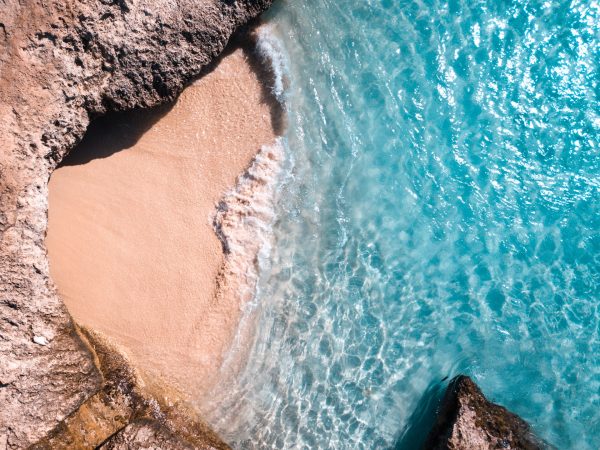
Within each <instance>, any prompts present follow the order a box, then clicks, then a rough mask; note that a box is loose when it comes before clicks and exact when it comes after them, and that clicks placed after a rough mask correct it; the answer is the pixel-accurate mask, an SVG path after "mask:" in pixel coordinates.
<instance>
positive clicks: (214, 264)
mask: <svg viewBox="0 0 600 450" xmlns="http://www.w3.org/2000/svg"><path fill="white" fill-rule="evenodd" d="M275 117H276V116H275V114H273V109H272V107H270V105H269V101H267V100H266V99H265V89H264V86H263V85H262V84H261V83H260V81H259V77H258V76H257V74H256V72H255V71H253V70H252V66H251V64H250V63H249V61H248V59H247V56H246V54H245V53H244V52H243V51H242V50H239V49H238V50H235V51H233V52H232V53H230V54H228V55H227V56H225V57H224V58H223V59H222V60H221V61H220V63H219V64H218V65H216V67H215V68H214V69H213V70H212V71H211V72H210V73H208V74H206V75H205V76H203V77H202V78H201V79H200V80H198V81H196V82H195V83H193V84H192V85H191V86H189V87H188V88H187V89H186V90H185V91H184V92H183V93H182V95H181V96H180V98H179V99H178V100H177V102H176V103H175V104H174V105H172V106H170V107H165V108H162V109H159V110H155V111H150V112H137V113H135V112H134V113H127V114H118V115H113V116H111V117H109V118H106V119H101V120H98V121H97V122H95V123H94V124H92V126H91V127H90V129H89V131H88V134H87V135H86V138H85V139H84V141H83V142H82V143H81V144H80V145H79V146H78V148H76V149H75V150H74V151H73V153H72V155H70V156H69V157H68V159H67V160H66V161H65V162H64V163H63V164H62V165H61V167H59V168H58V169H57V170H56V171H55V172H54V174H53V175H52V177H51V180H50V197H49V204H50V207H49V226H48V235H47V246H48V252H49V259H50V271H51V275H52V277H53V279H54V281H55V283H56V285H57V288H58V290H59V293H60V295H61V297H62V298H63V299H64V301H65V303H66V305H67V307H68V309H69V311H70V312H71V314H72V315H73V316H74V318H75V320H76V321H77V322H78V323H80V324H82V325H84V326H87V327H89V328H91V329H93V330H97V331H100V332H101V333H103V334H104V335H106V336H108V337H109V338H110V339H111V340H112V341H113V342H115V343H116V344H117V345H119V346H121V347H122V348H123V349H124V351H125V353H126V354H127V355H128V356H129V358H130V359H131V361H132V363H133V364H134V365H135V366H136V367H138V368H139V369H140V370H141V372H142V374H145V375H147V377H148V379H151V380H160V382H166V383H167V384H169V385H171V386H173V387H175V388H176V389H177V390H179V391H182V392H185V393H186V394H188V395H189V396H190V397H191V398H194V399H197V398H200V397H201V395H202V394H203V393H204V392H206V391H207V389H209V388H210V387H211V386H212V385H213V383H215V381H216V380H217V379H218V376H219V375H218V369H219V366H220V365H221V362H222V359H223V356H224V355H225V353H226V352H227V350H228V348H229V347H230V345H231V342H232V339H233V338H234V334H235V330H236V327H237V325H238V321H239V318H240V301H241V299H240V296H239V295H238V294H237V293H238V289H237V288H236V287H235V286H232V285H231V281H228V280H230V279H229V278H228V277H227V276H223V272H224V271H225V272H227V271H229V272H231V270H229V269H227V266H226V265H224V263H225V259H224V253H223V246H222V243H221V241H220V240H219V239H218V237H217V235H216V234H215V231H214V229H213V223H212V222H213V218H214V215H215V205H216V204H218V203H219V201H220V200H221V199H222V198H223V196H224V193H225V192H226V191H227V190H229V189H231V188H232V187H234V186H235V185H236V180H237V178H238V176H239V175H240V174H241V173H242V172H244V170H245V169H247V168H248V166H249V165H250V163H251V161H252V159H253V157H254V156H255V154H256V153H257V152H258V151H259V149H260V148H261V147H262V146H263V145H268V144H272V143H273V142H274V139H275V137H276V133H275V129H276V128H277V126H278V124H277V123H276V119H275ZM217 280H219V282H218V283H217Z"/></svg>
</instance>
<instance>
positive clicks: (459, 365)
mask: <svg viewBox="0 0 600 450" xmlns="http://www.w3.org/2000/svg"><path fill="white" fill-rule="evenodd" d="M268 21H269V23H270V24H271V28H272V33H273V35H272V38H273V39H274V42H275V43H276V44H277V45H279V46H280V49H279V50H280V51H282V52H283V53H281V54H279V55H278V58H279V59H281V60H282V61H283V64H284V69H285V70H286V71H287V74H286V76H287V79H288V82H289V83H288V84H289V86H288V87H287V90H286V92H285V94H284V95H285V98H286V102H287V107H288V109H289V129H288V131H287V136H286V138H287V147H288V149H287V150H288V157H289V161H288V163H287V166H286V170H287V175H286V176H285V177H284V179H283V181H282V185H281V189H280V192H279V195H278V200H277V201H278V211H277V213H278V220H277V222H276V223H275V225H274V238H275V241H274V244H273V248H272V252H271V258H270V260H269V261H263V262H262V271H261V281H260V284H259V291H258V294H257V301H256V305H257V306H256V310H255V314H256V319H255V320H256V321H257V330H258V331H257V335H256V340H255V342H253V343H252V350H251V352H250V356H249V360H248V363H247V365H246V366H245V367H244V369H243V370H242V372H241V374H240V376H239V377H238V379H237V380H236V382H235V383H234V385H232V386H230V387H229V388H228V391H227V392H228V394H227V395H226V396H225V397H224V398H223V399H222V401H221V403H220V409H221V410H220V412H219V414H218V417H219V419H220V420H217V419H215V420H213V423H214V425H215V427H216V428H217V429H218V430H219V431H220V432H221V434H223V435H224V436H225V437H226V439H228V440H229V441H230V442H231V443H232V445H233V446H234V447H235V448H240V449H242V448H261V449H263V448H277V449H280V448H281V449H297V448H298V449H299V448H308V449H316V448H323V449H325V448H335V449H361V448H364V449H374V448H397V449H402V450H404V449H413V448H417V447H418V445H419V439H420V438H421V437H422V436H423V430H424V429H426V428H427V426H428V425H429V422H430V414H428V413H427V411H428V410H429V409H431V405H435V398H436V396H437V395H438V394H439V392H440V391H441V390H442V389H443V387H444V386H445V384H444V383H445V382H446V381H447V379H448V378H449V377H453V376H454V375H457V374H459V373H466V374H468V375H470V376H472V377H473V378H474V379H475V380H476V382H477V383H478V384H479V385H480V386H481V387H482V389H483V391H484V392H485V393H486V394H487V395H488V396H489V397H490V398H491V399H492V400H494V401H496V402H498V403H501V404H503V405H505V406H507V407H508V408H510V409H511V410H513V411H514V412H516V413H518V414H519V415H521V416H522V417H523V418H525V419H526V420H528V421H529V422H530V423H531V424H532V426H533V428H534V430H535V431H536V433H537V434H538V435H539V436H541V437H542V438H544V439H545V440H546V441H548V442H549V443H551V444H553V445H555V446H557V447H559V448H561V449H578V450H582V449H597V448H600V335H599V333H600V301H599V300H600V288H599V285H600V201H599V200H600V197H599V190H600V146H599V131H600V103H599V94H600V87H599V85H598V81H599V80H600V76H599V63H600V4H599V3H598V2H597V1H571V2H569V1H564V0H554V1H546V2H544V1H538V0H534V1H496V0H484V1H450V2H439V1H432V0H424V1H415V2H411V1H392V0H378V1H376V0H373V1H367V0H360V1H359V0H319V1H316V0H305V1H279V3H278V4H277V5H276V6H275V8H274V10H273V11H271V12H270V14H269V16H268ZM277 45H275V51H277ZM279 59H278V61H279ZM279 62H280V61H279ZM428 401H431V402H433V403H428Z"/></svg>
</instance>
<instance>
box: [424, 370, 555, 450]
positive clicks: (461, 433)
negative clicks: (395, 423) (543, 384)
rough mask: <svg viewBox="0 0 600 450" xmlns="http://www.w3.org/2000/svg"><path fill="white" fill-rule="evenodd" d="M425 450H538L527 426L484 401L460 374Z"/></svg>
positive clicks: (472, 383) (539, 444)
mask: <svg viewBox="0 0 600 450" xmlns="http://www.w3.org/2000/svg"><path fill="white" fill-rule="evenodd" d="M423 448H424V449H426V450H488V449H489V450H492V449H503V450H507V449H509V450H510V449H514V450H541V449H544V448H547V446H545V445H544V444H543V443H542V442H541V441H540V440H538V439H537V438H536V437H535V436H534V435H533V434H532V432H531V430H530V428H529V425H528V424H527V422H525V421H524V420H523V419H521V418H520V417H519V416H517V415H515V414H513V413H511V412H510V411H508V410H507V409H506V408H504V407H502V406H499V405H496V404H494V403H492V402H490V401H488V400H487V399H486V398H485V396H484V395H483V394H482V392H481V390H480V389H479V387H478V386H477V385H476V384H475V383H474V382H473V380H471V378H469V377H467V376H464V375H460V376H458V377H456V378H454V379H453V380H452V381H451V382H450V384H449V386H448V389H447V390H446V394H445V396H444V399H443V400H442V404H441V406H440V411H439V414H438V417H437V421H436V423H435V425H434V426H433V428H432V430H431V432H430V433H429V436H428V437H427V440H426V442H425V445H424V446H423Z"/></svg>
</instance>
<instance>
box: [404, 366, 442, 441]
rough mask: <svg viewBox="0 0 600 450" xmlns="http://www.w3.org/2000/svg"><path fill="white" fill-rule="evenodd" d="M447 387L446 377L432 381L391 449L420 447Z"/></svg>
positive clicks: (432, 423) (435, 417)
mask: <svg viewBox="0 0 600 450" xmlns="http://www.w3.org/2000/svg"><path fill="white" fill-rule="evenodd" d="M447 388H448V377H446V378H444V379H443V380H441V381H435V382H432V383H431V384H430V385H429V386H428V387H427V389H426V390H425V393H424V394H423V396H422V397H421V399H420V400H419V403H418V405H417V407H416V409H415V410H414V411H413V413H412V414H411V416H410V419H409V420H408V423H407V425H406V427H405V428H404V429H403V430H402V431H401V432H400V436H399V437H398V439H397V440H396V444H395V445H394V447H393V450H418V449H422V448H423V446H424V444H425V440H426V438H427V436H428V435H429V432H430V431H431V428H432V427H433V425H434V423H435V421H436V419H437V416H438V412H439V408H440V405H441V403H442V399H443V398H444V394H445V392H446V389H447Z"/></svg>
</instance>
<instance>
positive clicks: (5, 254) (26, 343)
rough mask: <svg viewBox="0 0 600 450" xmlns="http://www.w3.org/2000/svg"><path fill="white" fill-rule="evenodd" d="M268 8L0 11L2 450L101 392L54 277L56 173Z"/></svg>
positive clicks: (207, 3) (195, 4)
mask: <svg viewBox="0 0 600 450" xmlns="http://www.w3.org/2000/svg"><path fill="white" fill-rule="evenodd" d="M270 3H271V0H237V1H225V0H204V1H198V0H179V1H176V2H174V1H171V0H146V1H140V0H118V1H113V0H110V1H105V0H100V1H99V0H78V1H63V0H48V1H40V0H3V1H1V2H0V5H1V6H0V11H1V14H0V142H2V151H1V152H0V448H9V449H13V448H26V447H28V446H30V445H31V444H33V443H35V442H37V441H39V440H40V439H43V438H44V437H46V436H47V435H48V433H49V432H50V430H53V429H56V428H57V426H58V425H59V424H60V423H62V422H63V421H64V420H65V418H66V417H68V416H70V415H73V414H74V413H75V411H77V410H78V408H79V407H80V405H81V404H82V403H83V402H85V401H86V399H88V398H89V397H91V396H93V395H94V393H96V392H98V391H99V390H100V389H101V388H102V386H103V381H102V376H101V374H100V372H99V370H98V368H97V367H96V365H95V364H94V354H93V351H92V350H91V349H89V348H88V347H86V345H85V344H84V343H83V342H82V340H81V339H80V337H79V336H78V334H77V333H76V331H75V328H74V326H73V323H72V320H71V318H70V316H69V314H68V312H67V310H66V309H65V307H64V305H63V303H62V301H61V300H60V299H59V298H58V296H57V294H56V290H55V288H54V285H53V283H52V280H51V279H50V277H49V270H48V261H47V258H46V248H45V243H44V239H45V233H46V226H47V209H48V179H49V177H50V174H51V173H52V171H53V169H54V168H55V167H56V165H57V164H58V163H59V162H60V161H61V160H62V158H63V157H64V156H65V155H66V154H67V153H68V152H69V151H70V150H71V149H72V148H73V147H74V146H75V144H76V143H77V142H79V140H80V139H81V138H82V136H83V134H84V132H85V130H86V128H87V126H88V124H89V121H90V119H91V118H93V117H96V116H98V115H100V114H104V113H107V112H110V111H116V110H127V109H133V108H150V107H153V106H157V105H160V104H162V103H165V102H169V101H172V100H173V99H174V98H175V97H176V96H177V94H178V93H179V92H181V90H182V89H183V87H184V85H185V84H186V83H187V82H188V81H190V80H191V79H192V78H193V77H195V76H197V75H199V74H200V72H201V71H202V69H203V67H205V66H206V65H207V64H209V63H210V62H211V60H212V59H213V58H214V57H216V56H217V55H218V54H219V53H220V52H221V51H222V50H223V48H224V47H225V45H226V44H227V42H228V40H229V38H230V36H231V34H232V33H233V32H234V31H235V30H236V28H237V27H239V26H240V25H242V24H244V23H246V22H247V21H249V20H251V19H252V18H254V17H256V16H257V15H258V14H259V13H260V12H262V11H263V10H265V9H266V8H267V7H268V6H269V5H270ZM85 432H86V430H82V433H85Z"/></svg>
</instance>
